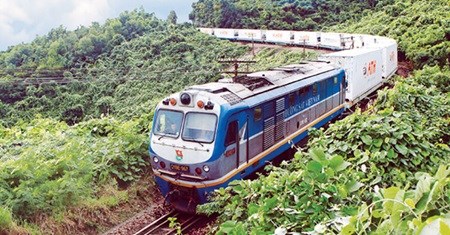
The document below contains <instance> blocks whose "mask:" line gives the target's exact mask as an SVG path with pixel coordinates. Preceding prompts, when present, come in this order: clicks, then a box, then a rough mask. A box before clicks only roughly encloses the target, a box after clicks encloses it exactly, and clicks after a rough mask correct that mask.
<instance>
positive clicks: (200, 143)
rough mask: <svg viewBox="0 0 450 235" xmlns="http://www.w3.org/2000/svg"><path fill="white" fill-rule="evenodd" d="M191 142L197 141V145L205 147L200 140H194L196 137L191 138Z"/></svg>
mask: <svg viewBox="0 0 450 235" xmlns="http://www.w3.org/2000/svg"><path fill="white" fill-rule="evenodd" d="M191 140H192V141H193V142H195V143H198V144H199V145H201V146H202V147H205V146H204V145H203V144H202V142H200V141H198V140H196V139H191Z"/></svg>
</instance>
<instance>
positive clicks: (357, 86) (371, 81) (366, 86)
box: [319, 48, 383, 103]
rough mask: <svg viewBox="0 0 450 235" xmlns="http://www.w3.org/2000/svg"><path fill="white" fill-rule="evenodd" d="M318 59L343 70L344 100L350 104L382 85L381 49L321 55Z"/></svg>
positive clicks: (363, 49)
mask: <svg viewBox="0 0 450 235" xmlns="http://www.w3.org/2000/svg"><path fill="white" fill-rule="evenodd" d="M319 59H320V60H326V61H331V62H332V63H335V64H336V65H338V66H340V67H341V68H343V69H344V70H345V73H346V86H347V89H346V95H345V98H346V99H347V100H348V101H350V102H352V103H356V102H358V101H359V100H361V99H363V98H364V97H366V96H367V95H368V94H370V93H371V92H373V91H375V90H376V89H377V88H378V87H380V86H381V85H382V83H383V79H382V76H381V75H382V68H381V67H382V64H383V61H382V49H376V48H361V49H352V50H345V51H339V52H334V53H330V54H324V55H321V56H320V58H319Z"/></svg>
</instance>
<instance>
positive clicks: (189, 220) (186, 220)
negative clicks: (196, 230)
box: [134, 210, 210, 235]
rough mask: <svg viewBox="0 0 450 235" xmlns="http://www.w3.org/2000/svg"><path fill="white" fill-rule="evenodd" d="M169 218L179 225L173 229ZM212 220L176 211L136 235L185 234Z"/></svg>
mask: <svg viewBox="0 0 450 235" xmlns="http://www.w3.org/2000/svg"><path fill="white" fill-rule="evenodd" d="M169 218H176V220H175V222H176V223H177V224H176V225H175V226H174V227H173V228H171V227H170V226H169V225H170V220H169ZM209 219H210V218H208V217H204V216H198V215H192V214H186V213H181V212H178V211H175V210H172V211H171V212H169V213H167V214H165V215H163V216H161V217H160V218H159V219H157V220H155V221H153V222H152V223H150V224H148V225H146V226H145V227H143V228H142V229H141V230H139V231H138V232H136V233H135V234H134V235H150V234H151V235H153V234H155V235H172V234H179V232H181V233H182V234H185V233H186V232H187V231H189V230H190V229H192V228H193V227H194V226H195V225H197V224H199V223H201V222H205V220H209Z"/></svg>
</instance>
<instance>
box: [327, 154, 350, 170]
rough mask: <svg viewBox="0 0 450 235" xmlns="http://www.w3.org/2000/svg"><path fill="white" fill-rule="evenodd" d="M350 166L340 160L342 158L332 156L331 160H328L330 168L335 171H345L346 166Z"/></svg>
mask: <svg viewBox="0 0 450 235" xmlns="http://www.w3.org/2000/svg"><path fill="white" fill-rule="evenodd" d="M350 165H351V164H350V163H349V162H347V161H344V159H343V158H342V156H339V155H337V156H334V157H333V158H332V159H331V160H330V167H331V168H332V169H333V170H334V171H336V172H339V171H342V170H345V169H347V167H348V166H350Z"/></svg>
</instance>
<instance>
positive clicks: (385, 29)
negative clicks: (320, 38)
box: [330, 0, 450, 67]
mask: <svg viewBox="0 0 450 235" xmlns="http://www.w3.org/2000/svg"><path fill="white" fill-rule="evenodd" d="M449 11H450V5H449V4H448V1H441V0H431V1H429V0H414V1H413V0H407V1H404V0H395V1H392V3H391V4H386V5H385V6H384V7H380V8H378V10H377V11H374V12H373V13H368V14H367V16H365V17H363V18H361V19H359V20H352V21H348V22H346V23H345V24H343V25H339V26H336V27H332V28H331V29H330V30H332V31H344V32H355V33H368V34H373V35H385V36H388V37H391V38H394V39H396V40H397V42H398V45H399V49H400V50H401V51H402V52H403V53H404V54H403V53H401V54H400V56H406V58H407V59H408V60H411V61H413V62H414V64H415V65H416V66H418V67H422V66H424V65H439V66H443V65H445V64H450V14H448V12H449Z"/></svg>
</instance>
